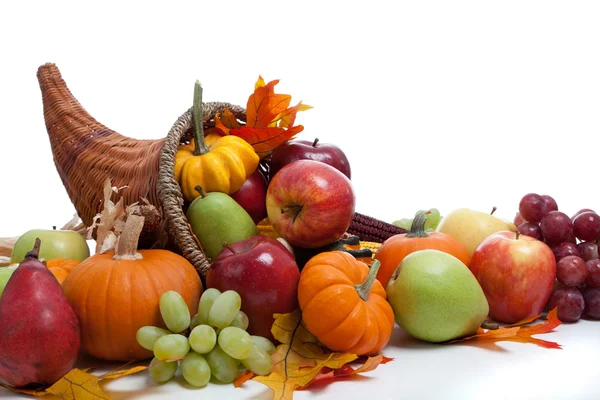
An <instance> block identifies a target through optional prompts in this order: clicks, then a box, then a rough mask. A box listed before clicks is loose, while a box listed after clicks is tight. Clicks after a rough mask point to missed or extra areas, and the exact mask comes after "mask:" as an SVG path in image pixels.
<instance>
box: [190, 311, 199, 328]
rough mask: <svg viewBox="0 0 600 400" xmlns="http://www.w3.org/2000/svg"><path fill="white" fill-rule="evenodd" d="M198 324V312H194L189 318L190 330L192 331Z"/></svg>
mask: <svg viewBox="0 0 600 400" xmlns="http://www.w3.org/2000/svg"><path fill="white" fill-rule="evenodd" d="M198 325H200V321H199V319H198V314H194V316H193V317H192V319H191V320H190V331H193V330H194V328H195V327H197V326H198Z"/></svg>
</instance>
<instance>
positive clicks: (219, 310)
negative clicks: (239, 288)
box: [208, 290, 242, 329]
mask: <svg viewBox="0 0 600 400" xmlns="http://www.w3.org/2000/svg"><path fill="white" fill-rule="evenodd" d="M241 306H242V298H241V297H240V295H239V294H237V292H235V291H233V290H227V291H225V292H223V293H221V294H220V295H219V297H217V298H216V299H215V301H214V303H213V304H212V307H211V308H210V312H209V313H208V324H209V325H212V326H216V327H217V328H219V329H223V328H225V327H227V326H229V324H231V322H232V321H233V320H234V319H235V316H236V315H237V313H238V311H240V307H241Z"/></svg>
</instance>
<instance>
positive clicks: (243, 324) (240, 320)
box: [229, 310, 250, 330]
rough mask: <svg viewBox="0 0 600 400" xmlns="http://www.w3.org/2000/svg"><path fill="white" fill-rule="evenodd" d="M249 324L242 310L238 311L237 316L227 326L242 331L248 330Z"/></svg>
mask: <svg viewBox="0 0 600 400" xmlns="http://www.w3.org/2000/svg"><path fill="white" fill-rule="evenodd" d="M249 324H250V320H248V316H247V315H246V313H245V312H243V311H242V310H240V311H238V313H237V315H236V316H235V318H234V319H233V321H232V322H231V324H230V325H229V326H235V327H236V328H240V329H243V330H246V329H248V325H249Z"/></svg>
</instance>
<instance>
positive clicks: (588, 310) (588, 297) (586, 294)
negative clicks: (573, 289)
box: [583, 287, 600, 319]
mask: <svg viewBox="0 0 600 400" xmlns="http://www.w3.org/2000/svg"><path fill="white" fill-rule="evenodd" d="M583 300H584V301H585V309H584V310H583V313H584V315H585V316H586V317H588V318H592V319H600V287H594V288H590V287H589V288H585V289H584V290H583Z"/></svg>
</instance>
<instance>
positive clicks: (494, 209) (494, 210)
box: [490, 206, 498, 215]
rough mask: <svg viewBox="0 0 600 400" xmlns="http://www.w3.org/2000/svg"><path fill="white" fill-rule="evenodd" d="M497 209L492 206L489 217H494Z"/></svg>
mask: <svg viewBox="0 0 600 400" xmlns="http://www.w3.org/2000/svg"><path fill="white" fill-rule="evenodd" d="M497 209H498V207H496V206H494V207H493V208H492V212H491V213H490V215H494V213H495V212H496V210H497Z"/></svg>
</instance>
